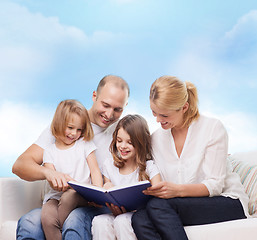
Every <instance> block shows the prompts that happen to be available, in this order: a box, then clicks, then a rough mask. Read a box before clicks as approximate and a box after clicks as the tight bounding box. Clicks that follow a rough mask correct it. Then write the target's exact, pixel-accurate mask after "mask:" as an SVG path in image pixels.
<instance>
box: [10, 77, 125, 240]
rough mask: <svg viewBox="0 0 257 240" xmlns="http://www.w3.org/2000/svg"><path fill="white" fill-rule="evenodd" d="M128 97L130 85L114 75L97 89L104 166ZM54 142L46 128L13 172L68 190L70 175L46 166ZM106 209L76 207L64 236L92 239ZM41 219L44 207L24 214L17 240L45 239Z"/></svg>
mask: <svg viewBox="0 0 257 240" xmlns="http://www.w3.org/2000/svg"><path fill="white" fill-rule="evenodd" d="M128 97H129V87H128V84H127V83H126V81H125V80H123V79H122V78H121V77H118V76H114V75H108V76H105V77H104V78H103V79H102V80H101V81H100V82H99V85H98V87H97V90H96V91H94V92H93V97H92V99H93V105H92V107H91V109H89V111H88V113H89V118H90V121H91V123H92V127H93V131H94V139H93V140H94V143H95V145H96V147H97V149H96V151H95V154H96V158H97V161H98V164H99V167H100V169H101V168H102V164H103V161H104V160H105V159H106V157H108V155H109V154H110V152H109V145H110V143H111V139H112V133H113V131H114V128H115V125H116V124H114V123H115V122H117V120H118V119H119V118H120V116H121V114H122V112H123V109H124V107H125V106H126V105H127V101H128ZM54 141H55V138H54V137H53V135H52V134H51V132H50V128H48V129H46V130H45V131H44V132H43V133H42V134H41V135H40V137H39V138H38V140H37V141H36V142H35V143H34V144H32V145H31V146H30V147H29V148H28V149H27V150H26V151H25V152H24V153H23V154H22V155H21V156H20V157H19V158H18V159H17V160H16V162H15V163H14V165H13V173H15V174H16V175H18V176H19V177H20V178H22V179H24V180H27V181H35V180H44V179H46V180H47V181H48V183H49V184H50V186H51V187H52V188H53V189H55V190H58V191H65V190H66V189H67V188H68V184H67V180H68V179H69V176H67V175H65V174H63V173H60V172H56V171H53V170H50V169H47V168H45V167H42V162H43V152H44V149H45V148H46V147H47V146H48V145H50V144H51V143H53V142H54ZM104 210H105V208H96V207H92V206H89V207H83V208H77V209H75V210H73V211H72V212H71V213H70V215H69V216H68V218H67V219H66V221H65V223H64V225H63V229H62V238H63V239H66V240H68V239H69V240H71V239H76V240H77V239H85V240H87V239H91V221H92V218H93V217H94V216H95V215H98V214H101V213H104ZM40 218H41V209H34V210H32V211H31V212H29V213H27V214H26V215H24V216H23V217H21V219H20V220H19V222H18V226H17V239H18V240H19V239H36V240H40V239H45V237H44V233H43V231H42V227H41V220H40Z"/></svg>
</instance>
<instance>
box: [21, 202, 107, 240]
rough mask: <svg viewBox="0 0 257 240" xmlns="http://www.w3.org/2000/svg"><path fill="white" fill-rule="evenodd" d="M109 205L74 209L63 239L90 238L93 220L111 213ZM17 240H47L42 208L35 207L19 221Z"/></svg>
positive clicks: (65, 226) (64, 228)
mask: <svg viewBox="0 0 257 240" xmlns="http://www.w3.org/2000/svg"><path fill="white" fill-rule="evenodd" d="M109 212H110V210H109V209H108V208H107V207H102V208H95V207H81V208H76V209H74V210H73V211H72V212H71V213H70V215H69V216H68V217H67V219H66V220H65V222H64V224H63V228H62V239H63V240H79V239H81V240H90V239H91V238H92V237H91V222H92V219H93V218H94V216H97V215H99V214H104V213H109ZM16 234H17V235H16V239H17V240H45V235H44V232H43V230H42V225H41V208H37V209H33V210H31V211H30V212H29V213H27V214H25V215H24V216H22V217H21V218H20V219H19V221H18V226H17V232H16Z"/></svg>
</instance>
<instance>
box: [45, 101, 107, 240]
mask: <svg viewBox="0 0 257 240" xmlns="http://www.w3.org/2000/svg"><path fill="white" fill-rule="evenodd" d="M51 132H52V134H53V136H54V137H55V139H56V140H55V143H54V144H52V145H50V146H49V147H48V148H46V149H45V151H44V155H43V164H44V166H43V167H45V168H49V169H52V170H54V171H57V172H60V173H65V177H66V179H63V181H69V180H75V181H79V182H84V183H90V182H92V184H94V185H96V186H100V187H101V186H102V185H103V180H102V175H101V172H100V169H99V167H98V164H97V161H96V157H95V153H94V151H95V149H96V147H95V145H94V143H93V142H92V139H93V136H94V134H93V130H92V127H91V123H90V120H89V116H88V112H87V110H86V108H85V107H84V106H83V105H82V104H81V103H80V102H78V101H76V100H65V101H62V102H60V103H59V105H58V107H57V109H56V112H55V115H54V118H53V121H52V124H51ZM53 184H54V181H53ZM57 184H58V183H56V185H57ZM43 203H44V205H43V207H42V213H41V221H42V227H43V230H44V234H45V237H46V239H48V240H50V239H53V240H58V239H62V233H61V231H62V226H63V223H64V221H65V219H66V218H67V216H68V215H69V213H70V212H71V211H72V210H73V209H75V208H76V207H79V206H86V205H87V201H85V200H84V199H83V198H82V197H81V196H79V195H78V194H77V193H76V192H75V191H74V190H72V189H68V190H67V191H65V192H59V191H56V190H54V189H52V188H51V189H50V191H49V192H48V193H47V194H46V195H45V198H44V202H43Z"/></svg>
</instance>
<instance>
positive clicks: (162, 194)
mask: <svg viewBox="0 0 257 240" xmlns="http://www.w3.org/2000/svg"><path fill="white" fill-rule="evenodd" d="M179 186H180V185H178V184H174V183H171V182H163V181H162V182H159V183H157V184H155V185H154V186H151V187H149V188H147V189H146V190H145V191H143V193H144V194H146V195H153V196H155V197H159V198H174V197H179V196H180V187H179Z"/></svg>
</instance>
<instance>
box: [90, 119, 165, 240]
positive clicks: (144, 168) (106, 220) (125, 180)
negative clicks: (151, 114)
mask: <svg viewBox="0 0 257 240" xmlns="http://www.w3.org/2000/svg"><path fill="white" fill-rule="evenodd" d="M110 151H111V153H112V156H113V159H107V160H106V161H105V163H104V167H103V175H104V182H105V184H104V187H105V188H110V187H112V186H114V185H125V184H129V183H133V182H138V181H143V180H150V182H151V184H152V185H154V184H156V183H158V182H160V181H161V177H160V174H159V171H158V170H157V168H156V166H155V165H154V162H153V161H152V160H150V159H152V153H151V140H150V133H149V130H148V126H147V122H146V120H145V119H144V118H142V117H141V116H139V115H127V116H125V117H124V118H122V119H121V120H120V121H119V122H118V124H117V127H116V129H115V131H114V133H113V140H112V142H111V145H110ZM109 208H110V209H111V210H112V213H113V214H103V215H99V216H97V217H94V219H93V222H92V235H93V239H94V240H96V239H103V237H104V239H105V240H110V239H126V240H130V239H136V236H135V234H134V232H133V229H132V226H131V217H132V214H133V212H126V209H124V208H121V209H120V208H119V207H118V206H114V205H111V206H109Z"/></svg>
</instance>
